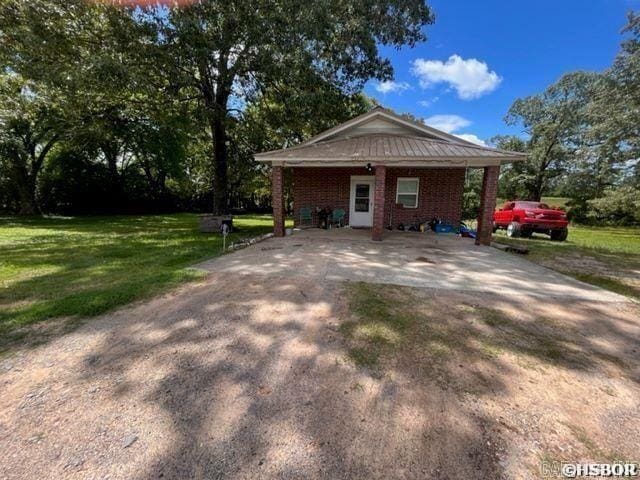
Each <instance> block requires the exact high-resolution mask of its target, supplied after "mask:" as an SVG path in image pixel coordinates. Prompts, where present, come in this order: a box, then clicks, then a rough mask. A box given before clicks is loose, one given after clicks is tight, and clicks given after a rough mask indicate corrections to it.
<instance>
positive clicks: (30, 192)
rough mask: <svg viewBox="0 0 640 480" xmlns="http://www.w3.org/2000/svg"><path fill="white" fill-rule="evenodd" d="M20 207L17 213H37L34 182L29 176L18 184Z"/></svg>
mask: <svg viewBox="0 0 640 480" xmlns="http://www.w3.org/2000/svg"><path fill="white" fill-rule="evenodd" d="M18 195H19V200H20V209H19V210H18V215H25V216H27V215H36V214H37V213H39V211H40V209H39V208H38V202H37V200H36V182H35V179H33V178H31V176H27V177H26V178H24V179H23V181H22V182H21V184H20V185H19V186H18Z"/></svg>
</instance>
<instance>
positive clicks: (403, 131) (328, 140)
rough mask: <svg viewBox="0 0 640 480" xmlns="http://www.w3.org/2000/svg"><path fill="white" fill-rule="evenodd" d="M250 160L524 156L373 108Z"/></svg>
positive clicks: (330, 162) (440, 161)
mask: <svg viewBox="0 0 640 480" xmlns="http://www.w3.org/2000/svg"><path fill="white" fill-rule="evenodd" d="M381 121H382V123H381ZM367 125H373V127H367ZM255 158H256V160H257V161H259V162H269V163H273V164H278V165H287V166H294V165H295V166H358V165H366V164H367V163H374V164H375V163H384V164H388V165H398V166H416V167H419V166H487V165H500V164H502V163H508V162H514V161H520V160H524V159H526V155H525V154H523V153H519V152H509V151H505V150H498V149H495V148H489V147H483V146H480V145H477V144H475V143H472V142H468V141H466V140H463V139H461V138H458V137H456V136H454V135H451V134H449V133H446V132H442V131H440V130H438V129H436V128H433V127H429V126H427V125H424V124H423V123H421V122H416V121H413V120H411V119H408V118H405V117H401V116H400V115H397V114H396V113H394V112H391V111H390V110H387V109H385V108H382V107H375V108H373V109H372V110H370V111H369V112H367V113H365V114H363V115H360V116H358V117H355V118H353V119H351V120H349V121H347V122H345V123H342V124H340V125H338V126H336V127H333V128H330V129H329V130H325V131H324V132H322V133H320V134H318V135H316V136H314V137H312V138H310V139H308V140H306V141H305V142H302V143H300V144H298V145H295V146H293V147H289V148H284V149H280V150H274V151H271V152H265V153H259V154H257V155H255Z"/></svg>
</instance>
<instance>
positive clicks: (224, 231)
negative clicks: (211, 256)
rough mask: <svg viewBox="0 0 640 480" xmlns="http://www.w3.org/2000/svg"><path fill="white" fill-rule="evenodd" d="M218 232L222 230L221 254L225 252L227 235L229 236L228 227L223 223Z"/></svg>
mask: <svg viewBox="0 0 640 480" xmlns="http://www.w3.org/2000/svg"><path fill="white" fill-rule="evenodd" d="M220 230H222V253H224V252H226V251H227V235H229V225H227V224H226V223H223V224H222V227H221V228H220Z"/></svg>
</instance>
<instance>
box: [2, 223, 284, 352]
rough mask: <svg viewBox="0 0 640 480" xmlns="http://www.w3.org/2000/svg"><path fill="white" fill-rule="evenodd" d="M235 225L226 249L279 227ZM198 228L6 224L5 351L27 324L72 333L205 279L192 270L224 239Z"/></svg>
mask: <svg viewBox="0 0 640 480" xmlns="http://www.w3.org/2000/svg"><path fill="white" fill-rule="evenodd" d="M235 223H236V225H237V232H234V233H233V234H231V235H230V236H229V238H228V239H227V241H228V243H230V242H233V241H235V240H238V239H240V238H244V237H251V236H255V235H259V234H262V233H265V232H269V231H271V230H272V225H273V224H272V219H271V216H268V215H244V216H239V217H237V219H236V222H235ZM197 225H198V217H197V215H195V214H173V215H147V216H117V217H76V218H60V217H57V218H26V219H23V218H15V217H4V218H0V348H1V347H2V346H3V345H6V344H7V343H8V342H10V341H13V340H16V339H19V338H22V337H24V336H27V335H29V334H31V333H33V330H34V329H33V328H31V329H29V328H25V327H27V326H29V325H32V324H35V323H38V322H43V321H46V320H49V321H50V320H53V319H56V318H58V319H60V320H62V321H58V322H44V323H40V324H39V326H43V327H46V326H47V324H48V323H52V324H53V323H57V324H60V323H62V324H63V325H64V326H65V328H66V327H69V326H73V324H74V323H76V322H77V320H78V319H81V318H82V317H88V316H93V315H98V314H100V313H103V312H106V311H108V310H110V309H113V308H114V307H118V306H120V305H124V304H126V303H129V302H132V301H134V300H138V299H141V298H145V297H149V296H151V295H153V294H156V293H159V292H162V291H164V290H167V289H169V288H171V287H173V286H175V285H178V284H180V283H182V282H186V281H189V280H194V279H197V278H199V277H200V276H201V275H202V273H200V272H198V271H195V270H193V269H190V268H189V266H190V265H193V264H194V263H196V262H198V261H200V260H204V259H206V258H210V257H214V256H216V255H220V254H221V253H222V238H221V236H220V235H217V234H202V233H199V232H198V230H197ZM40 330H41V329H40ZM45 330H46V328H45Z"/></svg>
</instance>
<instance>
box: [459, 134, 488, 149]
mask: <svg viewBox="0 0 640 480" xmlns="http://www.w3.org/2000/svg"><path fill="white" fill-rule="evenodd" d="M454 135H455V136H456V137H458V138H461V139H463V140H466V141H467V142H471V143H475V144H477V145H481V146H483V147H486V146H487V143H486V142H485V141H484V140H482V139H481V138H479V137H478V136H477V135H474V134H473V133H454Z"/></svg>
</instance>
